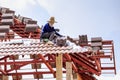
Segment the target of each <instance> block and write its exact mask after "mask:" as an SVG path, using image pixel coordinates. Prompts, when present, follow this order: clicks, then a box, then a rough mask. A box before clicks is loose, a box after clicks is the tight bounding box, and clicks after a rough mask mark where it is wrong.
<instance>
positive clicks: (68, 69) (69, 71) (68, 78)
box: [66, 61, 73, 80]
mask: <svg viewBox="0 0 120 80" xmlns="http://www.w3.org/2000/svg"><path fill="white" fill-rule="evenodd" d="M66 80H73V75H72V62H71V61H70V62H66Z"/></svg>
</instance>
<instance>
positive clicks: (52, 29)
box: [42, 23, 62, 37]
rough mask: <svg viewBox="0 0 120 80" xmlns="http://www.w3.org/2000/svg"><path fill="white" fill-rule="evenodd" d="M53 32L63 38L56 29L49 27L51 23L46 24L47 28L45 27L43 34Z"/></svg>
mask: <svg viewBox="0 0 120 80" xmlns="http://www.w3.org/2000/svg"><path fill="white" fill-rule="evenodd" d="M53 31H54V32H55V34H56V35H58V36H60V37H61V36H62V35H60V34H59V33H57V32H56V30H55V29H54V27H51V26H50V25H49V23H47V24H45V26H44V27H43V29H42V34H44V33H47V32H53Z"/></svg>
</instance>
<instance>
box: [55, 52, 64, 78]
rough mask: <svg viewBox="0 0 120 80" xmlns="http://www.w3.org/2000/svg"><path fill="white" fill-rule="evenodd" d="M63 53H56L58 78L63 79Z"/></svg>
mask: <svg viewBox="0 0 120 80" xmlns="http://www.w3.org/2000/svg"><path fill="white" fill-rule="evenodd" d="M62 66H63V64H62V54H61V53H60V54H57V55H56V80H62Z"/></svg>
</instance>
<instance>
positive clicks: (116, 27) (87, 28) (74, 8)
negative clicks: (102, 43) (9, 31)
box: [0, 0, 120, 80]
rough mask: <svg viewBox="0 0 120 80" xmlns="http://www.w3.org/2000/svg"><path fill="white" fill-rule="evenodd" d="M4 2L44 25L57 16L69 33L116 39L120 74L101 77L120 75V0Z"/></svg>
mask: <svg viewBox="0 0 120 80" xmlns="http://www.w3.org/2000/svg"><path fill="white" fill-rule="evenodd" d="M0 6H2V7H8V8H10V9H12V10H15V11H16V15H18V14H20V15H22V16H26V17H30V18H32V19H35V20H37V21H38V24H39V25H40V26H41V25H44V24H45V23H46V21H47V20H48V19H49V17H50V16H55V18H56V21H57V22H58V23H57V24H55V27H57V28H60V30H61V31H60V33H61V34H63V35H66V36H68V35H69V36H71V37H78V35H83V34H87V35H88V37H89V38H91V37H93V36H94V37H98V36H99V37H103V39H107V40H114V43H115V55H116V66H117V73H118V74H117V76H115V77H112V78H111V77H108V78H107V77H105V76H104V77H103V76H101V77H100V78H101V79H99V80H119V79H120V77H119V76H120V74H119V72H120V71H119V70H120V63H119V62H118V61H119V58H120V55H119V52H120V45H119V44H120V37H119V34H120V0H0Z"/></svg>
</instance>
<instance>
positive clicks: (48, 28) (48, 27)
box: [40, 17, 62, 41]
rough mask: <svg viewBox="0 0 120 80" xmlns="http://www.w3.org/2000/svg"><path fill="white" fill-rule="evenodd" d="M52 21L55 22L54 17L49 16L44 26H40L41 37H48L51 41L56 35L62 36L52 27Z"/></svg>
mask: <svg viewBox="0 0 120 80" xmlns="http://www.w3.org/2000/svg"><path fill="white" fill-rule="evenodd" d="M54 23H57V22H56V21H55V18H54V17H50V19H49V20H48V21H47V23H46V24H45V26H44V27H43V28H42V33H41V37H40V40H41V39H49V40H50V41H53V40H54V39H55V38H56V37H62V35H61V34H59V33H58V32H57V31H56V29H54V26H53V25H54Z"/></svg>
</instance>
